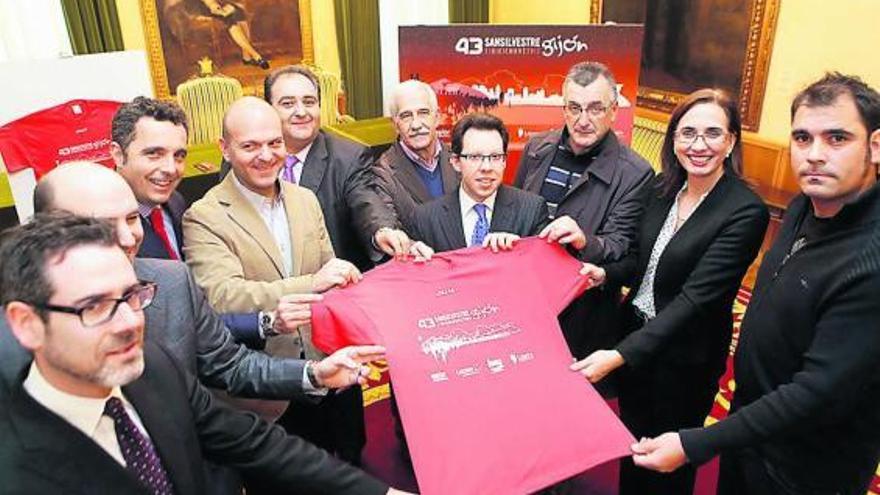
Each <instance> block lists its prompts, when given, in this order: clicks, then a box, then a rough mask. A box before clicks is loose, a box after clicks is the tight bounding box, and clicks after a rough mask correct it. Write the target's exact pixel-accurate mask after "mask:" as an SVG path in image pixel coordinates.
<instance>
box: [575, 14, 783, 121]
mask: <svg viewBox="0 0 880 495" xmlns="http://www.w3.org/2000/svg"><path fill="white" fill-rule="evenodd" d="M611 1H614V0H611ZM706 1H707V2H711V1H712V0H706ZM749 1H750V8H749V23H748V28H747V33H746V43H745V46H744V47H742V49H743V50H744V52H743V53H744V55H743V65H742V69H741V80H740V85H739V109H740V114H741V116H742V126H743V129H745V130H749V131H757V130H758V125H759V124H760V122H761V108H762V106H763V102H764V91H765V89H766V86H767V73H768V69H769V67H770V55H771V52H772V50H773V38H774V35H775V33H776V21H777V18H778V16H779V4H780V0H749ZM602 4H603V0H592V2H591V3H590V22H592V23H596V24H598V23H600V22H602V12H603V5H602ZM737 50H738V48H737ZM693 89H697V88H693ZM684 96H685V94H683V93H681V92H677V91H673V90H670V89H668V88H661V87H650V86H641V85H640V86H639V91H638V105H639V106H640V107H643V108H649V109H652V110H659V111H662V112H667V113H668V112H670V111H672V109H673V108H675V106H676V105H677V104H678V103H679V102H680V101H681V100H682V98H683V97H684Z"/></svg>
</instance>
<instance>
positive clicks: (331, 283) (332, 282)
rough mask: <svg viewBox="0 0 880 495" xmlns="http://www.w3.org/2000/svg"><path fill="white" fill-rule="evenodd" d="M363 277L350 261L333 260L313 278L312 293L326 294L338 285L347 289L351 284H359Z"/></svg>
mask: <svg viewBox="0 0 880 495" xmlns="http://www.w3.org/2000/svg"><path fill="white" fill-rule="evenodd" d="M362 278H364V276H363V275H361V272H360V270H358V269H357V267H356V266H354V265H352V264H351V263H349V262H348V261H345V260H341V259H339V258H333V259H331V260H330V261H328V262H327V263H324V266H322V267H321V269H320V270H318V273H316V274H315V276H314V277H312V291H313V292H325V291H328V290H330V289H332V288H333V287H336V286H337V285H338V286H339V287H345V286H346V285H348V284H350V283H356V282H359V281H360V280H361V279H362Z"/></svg>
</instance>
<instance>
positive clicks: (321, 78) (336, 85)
mask: <svg viewBox="0 0 880 495" xmlns="http://www.w3.org/2000/svg"><path fill="white" fill-rule="evenodd" d="M309 69H310V70H311V71H312V72H314V73H315V76H317V77H318V83H319V84H320V85H321V124H322V125H324V126H332V125H336V124H342V123H349V122H353V121H354V119H353V118H351V116H349V115H342V114H340V113H339V94H340V93H341V92H342V81H341V80H340V79H339V76H338V75H336V74H334V73H332V72H327V71H325V70H323V69H321V68H320V67H316V66H314V65H310V66H309Z"/></svg>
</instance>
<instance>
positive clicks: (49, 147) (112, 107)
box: [0, 100, 122, 179]
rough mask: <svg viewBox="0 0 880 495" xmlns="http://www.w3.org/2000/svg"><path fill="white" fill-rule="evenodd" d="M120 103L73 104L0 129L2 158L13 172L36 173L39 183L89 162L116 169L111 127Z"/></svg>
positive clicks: (50, 109) (45, 111)
mask: <svg viewBox="0 0 880 495" xmlns="http://www.w3.org/2000/svg"><path fill="white" fill-rule="evenodd" d="M120 106H122V103H120V102H118V101H107V100H71V101H68V102H66V103H62V104H60V105H56V106H54V107H51V108H46V109H43V110H40V111H38V112H34V113H32V114H29V115H26V116H24V117H22V118H20V119H17V120H13V121H12V122H9V123H7V124H6V125H4V126H2V127H0V155H3V162H4V163H5V164H6V169H7V170H9V171H10V172H18V171H20V170H23V169H25V168H32V169H34V174H35V175H36V177H37V179H39V178H40V177H42V176H43V175H45V174H46V173H48V172H49V171H50V170H52V169H53V168H55V167H56V166H58V165H60V164H62V163H66V162H72V161H78V160H87V161H92V162H97V163H100V164H101V165H104V166H106V167H109V168H113V167H114V164H113V159H112V158H111V157H110V142H111V140H110V124H111V122H112V120H113V115H114V114H115V113H116V110H118V109H119V107H120Z"/></svg>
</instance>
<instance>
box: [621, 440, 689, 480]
mask: <svg viewBox="0 0 880 495" xmlns="http://www.w3.org/2000/svg"><path fill="white" fill-rule="evenodd" d="M630 449H631V450H632V453H633V456H632V458H633V462H634V463H635V464H636V466H639V467H643V468H645V469H650V470H651V471H659V472H661V473H670V472H672V471H675V470H676V469H678V468H680V467H681V466H683V465H684V463H686V462H687V456H686V455H685V453H684V448H683V447H682V446H681V437H679V436H678V433H671V432H670V433H664V434H662V435H660V436H659V437H656V438H642V440H641V441H640V442H639V443H635V444H633V445H632V446H631V447H630Z"/></svg>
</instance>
